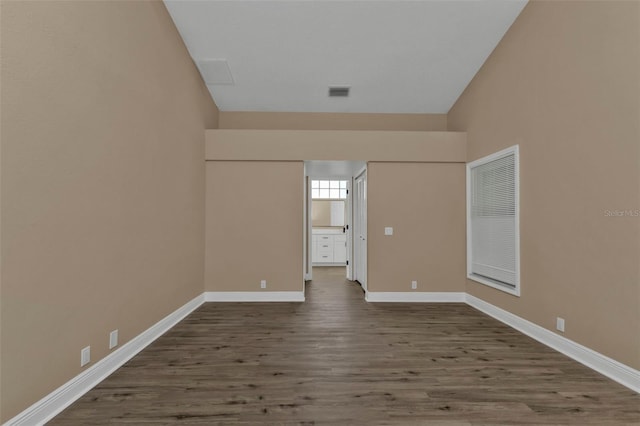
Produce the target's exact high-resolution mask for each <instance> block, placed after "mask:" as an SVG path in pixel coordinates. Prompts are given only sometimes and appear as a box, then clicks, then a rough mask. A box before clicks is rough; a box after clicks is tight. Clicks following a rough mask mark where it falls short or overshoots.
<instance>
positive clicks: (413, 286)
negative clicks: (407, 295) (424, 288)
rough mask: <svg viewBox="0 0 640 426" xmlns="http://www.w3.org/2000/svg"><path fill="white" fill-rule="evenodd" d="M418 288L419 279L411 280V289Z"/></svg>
mask: <svg viewBox="0 0 640 426" xmlns="http://www.w3.org/2000/svg"><path fill="white" fill-rule="evenodd" d="M417 288H418V281H411V290H415V289H417Z"/></svg>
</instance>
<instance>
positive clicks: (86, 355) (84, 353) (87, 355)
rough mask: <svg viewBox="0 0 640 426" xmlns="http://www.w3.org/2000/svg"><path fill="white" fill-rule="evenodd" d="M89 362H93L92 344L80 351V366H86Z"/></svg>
mask: <svg viewBox="0 0 640 426" xmlns="http://www.w3.org/2000/svg"><path fill="white" fill-rule="evenodd" d="M89 362H91V346H87V347H86V348H84V349H83V350H81V351H80V367H84V366H85V365H87V364H89Z"/></svg>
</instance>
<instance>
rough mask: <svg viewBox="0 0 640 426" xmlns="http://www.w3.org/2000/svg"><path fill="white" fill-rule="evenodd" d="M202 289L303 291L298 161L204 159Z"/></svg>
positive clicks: (301, 177)
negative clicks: (264, 286) (264, 283)
mask: <svg viewBox="0 0 640 426" xmlns="http://www.w3.org/2000/svg"><path fill="white" fill-rule="evenodd" d="M206 179H207V183H206V250H205V251H206V261H205V291H261V289H260V280H267V289H266V290H263V291H302V290H303V275H302V244H303V243H302V233H303V225H302V222H303V216H302V210H303V189H304V188H303V185H304V183H303V180H304V167H303V163H302V162H301V161H298V162H278V161H273V162H271V161H207V163H206Z"/></svg>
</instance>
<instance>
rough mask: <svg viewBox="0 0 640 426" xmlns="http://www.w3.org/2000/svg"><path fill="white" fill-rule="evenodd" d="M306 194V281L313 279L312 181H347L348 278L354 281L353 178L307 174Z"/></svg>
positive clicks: (346, 232)
mask: <svg viewBox="0 0 640 426" xmlns="http://www.w3.org/2000/svg"><path fill="white" fill-rule="evenodd" d="M304 179H305V181H304V182H305V183H304V185H305V193H304V227H305V232H304V234H305V235H304V236H305V238H304V250H303V258H304V260H303V261H304V266H305V268H304V270H305V274H304V279H305V281H310V280H312V279H313V223H312V221H311V211H312V202H313V198H312V197H311V181H312V180H346V181H347V199H346V200H345V208H346V213H345V235H346V236H347V259H346V260H347V265H346V267H347V273H346V278H347V280H349V281H353V198H352V197H353V185H352V182H353V177H351V176H344V175H306V173H305V177H304Z"/></svg>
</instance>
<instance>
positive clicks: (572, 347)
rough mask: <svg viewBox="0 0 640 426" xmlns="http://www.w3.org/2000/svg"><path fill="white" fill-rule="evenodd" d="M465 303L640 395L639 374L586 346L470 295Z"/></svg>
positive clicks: (639, 372)
mask: <svg viewBox="0 0 640 426" xmlns="http://www.w3.org/2000/svg"><path fill="white" fill-rule="evenodd" d="M466 302H467V304H468V305H470V306H472V307H474V308H476V309H477V310H479V311H481V312H484V313H485V314H487V315H489V316H492V317H493V318H495V319H497V320H498V321H501V322H503V323H505V324H506V325H508V326H510V327H513V328H515V329H516V330H518V331H519V332H521V333H523V334H526V335H527V336H529V337H531V338H533V339H535V340H537V341H538V342H540V343H542V344H544V345H546V346H549V347H550V348H552V349H555V350H556V351H558V352H560V353H563V354H565V355H566V356H568V357H569V358H572V359H574V360H576V361H578V362H579V363H581V364H584V365H586V366H587V367H589V368H591V369H592V370H595V371H597V372H598V373H600V374H602V375H604V376H607V377H608V378H610V379H611V380H614V381H616V382H618V383H620V384H621V385H623V386H626V387H628V388H629V389H631V390H633V391H635V392H638V393H640V371H638V370H636V369H634V368H631V367H629V366H627V365H624V364H622V363H620V362H618V361H616V360H614V359H611V358H609V357H608V356H606V355H603V354H601V353H599V352H596V351H594V350H592V349H589V348H587V347H586V346H582V345H581V344H579V343H576V342H574V341H573V340H569V339H567V338H566V337H563V336H560V335H559V334H556V333H554V332H552V331H549V330H547V329H546V328H543V327H540V326H539V325H536V324H534V323H532V322H530V321H527V320H526V319H524V318H521V317H519V316H517V315H514V314H512V313H511V312H508V311H505V310H504V309H501V308H498V307H497V306H494V305H492V304H490V303H487V302H485V301H484V300H481V299H478V298H477V297H475V296H472V295H470V294H467V297H466Z"/></svg>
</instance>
